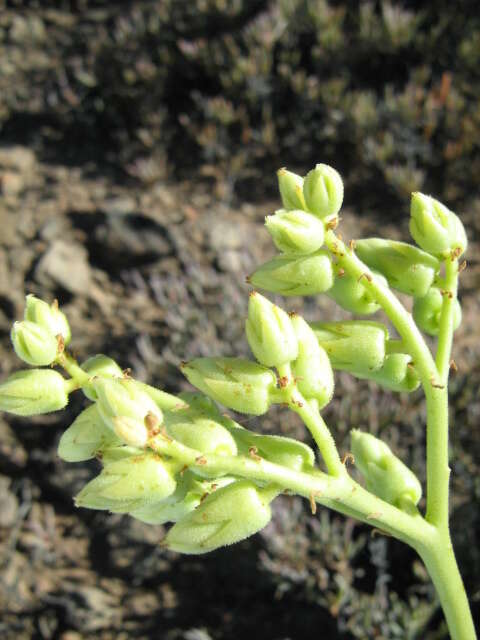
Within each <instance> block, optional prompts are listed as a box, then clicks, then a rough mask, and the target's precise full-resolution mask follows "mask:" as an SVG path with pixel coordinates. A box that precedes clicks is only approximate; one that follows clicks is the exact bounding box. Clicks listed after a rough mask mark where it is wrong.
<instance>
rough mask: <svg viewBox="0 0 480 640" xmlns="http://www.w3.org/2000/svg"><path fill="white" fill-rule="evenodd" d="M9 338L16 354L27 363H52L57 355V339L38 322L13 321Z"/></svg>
mask: <svg viewBox="0 0 480 640" xmlns="http://www.w3.org/2000/svg"><path fill="white" fill-rule="evenodd" d="M10 338H11V340H12V344H13V348H14V349H15V353H16V354H17V356H18V357H19V358H21V360H23V361H24V362H27V363H28V364H31V365H33V366H37V367H41V366H45V365H48V364H52V362H53V361H54V360H55V358H56V357H57V351H58V343H57V339H56V338H55V336H53V335H52V334H51V333H49V331H47V329H44V328H43V327H41V326H40V325H38V324H35V323H33V322H29V321H28V320H23V321H22V322H14V323H13V327H12V331H11V333H10Z"/></svg>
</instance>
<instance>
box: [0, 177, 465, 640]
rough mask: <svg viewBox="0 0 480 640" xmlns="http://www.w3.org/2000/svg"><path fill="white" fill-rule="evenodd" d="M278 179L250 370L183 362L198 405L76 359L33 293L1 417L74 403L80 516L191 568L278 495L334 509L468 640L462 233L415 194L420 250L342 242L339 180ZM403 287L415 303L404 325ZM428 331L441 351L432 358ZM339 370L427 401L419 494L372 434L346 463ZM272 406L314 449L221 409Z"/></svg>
mask: <svg viewBox="0 0 480 640" xmlns="http://www.w3.org/2000/svg"><path fill="white" fill-rule="evenodd" d="M278 181H279V190H280V196H281V200H282V205H283V208H281V209H279V210H278V211H276V212H275V213H274V214H272V215H269V216H267V217H266V222H265V224H266V228H267V230H268V232H269V233H270V235H271V236H272V239H273V242H274V243H275V245H276V247H277V248H278V250H279V253H278V255H276V256H275V257H274V258H272V259H271V260H269V261H268V262H266V263H264V264H262V265H261V266H260V267H259V268H258V269H257V270H256V271H255V272H254V273H252V274H251V275H250V276H249V277H248V278H247V281H248V282H249V283H250V284H251V285H252V287H254V289H255V290H253V291H252V293H251V294H250V298H249V305H248V316H247V319H246V323H245V332H246V337H247V340H248V343H249V345H250V348H251V351H252V354H253V356H254V358H253V359H251V360H248V359H244V358H235V357H209V358H196V359H194V360H191V361H189V362H183V363H182V364H181V370H182V372H183V374H184V375H185V376H186V378H187V379H188V381H189V382H190V383H191V384H192V385H193V386H194V387H195V388H196V391H192V392H183V393H180V394H178V395H172V394H170V393H166V392H165V391H162V390H161V389H158V388H156V387H153V386H150V385H148V384H145V383H142V382H140V381H138V380H135V379H134V378H132V377H131V376H130V374H129V373H128V372H127V371H123V370H122V369H121V368H120V366H119V365H118V364H117V363H116V362H115V361H114V360H112V359H111V358H109V357H108V356H106V355H103V354H97V355H95V356H93V357H91V358H89V359H88V360H86V361H85V362H83V363H78V362H77V361H76V360H75V358H74V357H73V356H72V355H71V353H70V352H69V350H68V349H69V344H70V341H71V332H70V327H69V324H68V321H67V318H66V317H65V315H64V314H63V313H62V311H61V310H60V309H59V306H58V304H57V303H56V302H54V303H53V304H49V303H47V302H45V301H43V300H40V299H38V298H36V297H35V296H33V295H29V296H27V299H26V307H25V316H24V319H23V320H21V321H18V322H15V323H14V325H13V327H12V331H11V340H12V344H13V347H14V349H15V351H16V353H17V355H18V356H19V358H20V359H21V360H23V361H24V362H25V363H27V364H28V365H30V367H31V368H29V369H24V370H21V371H18V372H17V373H14V374H13V375H11V376H10V377H9V378H8V379H7V380H5V381H4V382H3V383H2V384H0V410H3V411H8V412H10V413H13V414H17V415H20V416H33V415H38V414H43V413H49V412H52V411H58V410H61V409H63V408H64V407H65V406H66V405H67V403H68V399H69V395H70V394H71V393H73V392H75V391H79V390H81V391H82V392H83V394H84V395H85V396H86V398H87V399H88V401H89V404H88V406H87V407H86V408H85V409H84V410H83V411H82V412H81V413H80V414H79V415H78V416H77V418H76V419H75V420H74V422H73V423H72V424H71V425H70V427H69V428H68V429H67V430H66V431H65V432H64V433H63V435H62V437H61V439H60V443H59V447H58V454H59V456H60V457H61V458H63V459H64V460H66V461H67V462H80V461H84V460H88V459H90V458H94V457H96V458H98V459H99V460H100V462H101V470H100V473H99V474H98V475H97V476H96V477H95V478H93V479H92V480H90V481H89V482H88V483H87V484H86V485H85V486H84V487H83V489H82V490H81V491H80V492H79V493H78V495H77V496H75V503H76V505H77V506H79V507H84V508H90V509H100V510H107V511H110V512H112V513H124V514H129V515H131V516H132V517H133V518H137V519H138V520H141V521H143V522H146V523H149V524H152V525H155V524H157V525H158V524H162V525H163V524H167V523H172V525H173V526H171V528H170V529H169V530H168V533H167V535H166V536H165V538H164V540H163V541H162V546H163V547H165V548H166V549H171V550H174V551H177V552H180V553H185V554H200V553H206V552H209V551H212V550H214V549H217V548H218V547H221V546H225V545H230V544H233V543H235V542H238V541H240V540H243V539H244V538H247V537H248V536H251V535H253V534H255V533H256V532H257V531H259V530H260V529H262V528H263V527H265V526H266V524H267V523H268V522H269V521H270V519H271V517H272V511H271V505H272V503H273V502H274V500H275V498H276V497H277V496H278V495H279V494H280V493H282V492H285V491H288V492H289V493H293V494H297V495H299V496H302V497H304V498H305V499H306V500H307V501H308V502H309V503H310V506H311V508H312V512H313V513H315V512H316V511H317V507H318V506H320V507H324V508H330V509H333V510H335V511H338V512H340V513H342V514H345V515H348V516H351V517H353V518H356V519H357V520H359V521H361V522H364V523H366V524H368V525H370V526H371V527H373V528H374V529H376V530H378V531H380V532H384V533H386V534H389V535H391V536H393V537H395V538H397V539H399V540H401V541H403V542H404V543H406V544H408V545H409V546H410V547H412V548H413V549H414V550H415V551H416V552H417V553H418V555H419V556H420V558H421V559H422V560H423V562H424V564H425V566H426V568H427V570H428V573H429V575H430V577H431V579H432V581H433V583H434V585H435V588H436V591H437V594H438V597H439V600H440V603H441V606H442V609H443V612H444V615H445V618H446V622H447V625H448V628H449V632H450V635H451V638H453V640H474V639H475V637H476V636H475V630H474V625H473V621H472V616H471V613H470V609H469V604H468V600H467V597H466V594H465V589H464V586H463V583H462V579H461V576H460V573H459V570H458V567H457V563H456V560H455V555H454V551H453V546H452V542H451V539H450V532H449V520H448V513H449V511H448V507H449V476H450V468H449V458H448V417H449V416H448V378H449V370H450V363H451V349H452V342H453V335H454V332H455V330H456V328H457V327H458V326H459V324H460V322H461V308H460V304H459V302H458V297H457V290H458V278H459V273H460V271H461V268H459V259H460V257H461V256H462V254H463V253H464V252H465V250H466V247H467V239H466V234H465V230H464V228H463V225H462V223H461V221H460V220H459V218H458V217H457V216H456V215H455V214H454V213H453V212H452V211H450V210H449V209H448V208H447V207H446V206H445V205H443V204H442V203H440V202H439V201H437V200H435V199H434V198H432V197H430V196H427V195H424V194H422V193H414V194H412V200H411V217H410V233H411V236H412V238H413V241H414V243H415V244H408V243H405V242H399V241H393V240H388V239H383V238H365V239H359V240H356V241H351V242H350V243H348V244H345V243H344V242H343V241H342V239H341V236H340V234H337V233H336V229H337V227H338V224H339V211H340V209H341V206H342V202H343V182H342V179H341V177H340V175H339V174H338V173H337V171H336V170H335V169H333V168H332V167H330V166H328V165H325V164H317V165H316V167H315V168H313V169H312V170H311V171H310V172H309V173H308V174H307V175H306V176H305V177H302V176H300V175H297V174H295V173H293V172H291V171H288V170H287V169H280V170H279V172H278ZM441 272H442V277H440V273H441ZM439 283H441V285H439ZM258 289H262V290H264V291H268V292H273V293H277V294H281V295H283V296H311V295H317V294H321V293H324V294H325V295H327V296H329V297H330V298H332V299H333V300H334V301H335V302H336V303H337V304H338V305H340V306H341V307H342V308H343V309H345V310H346V311H349V312H351V313H352V314H353V316H354V317H353V318H352V319H351V320H346V321H342V322H328V321H325V319H324V318H319V319H318V321H315V322H310V323H308V322H306V321H305V320H304V318H302V317H301V316H300V315H298V314H296V313H287V312H286V311H284V310H283V309H282V308H281V307H279V306H277V305H275V304H273V303H272V302H270V301H269V300H268V299H267V298H266V297H264V296H263V295H261V294H260V293H258V291H257V290H258ZM396 291H399V292H401V293H403V294H407V295H409V296H411V298H412V299H413V301H412V304H413V307H412V313H410V312H409V311H408V310H407V309H406V308H405V307H404V305H403V304H402V303H401V302H400V300H399V298H398V297H397V295H396V293H395V292H396ZM376 312H383V314H384V315H385V316H386V318H387V319H388V320H389V321H390V323H391V325H393V327H394V329H395V331H396V333H397V334H398V335H395V336H391V335H390V333H389V330H388V329H387V326H386V324H384V323H383V322H382V321H381V318H380V319H376V320H375V321H372V320H365V318H364V316H370V315H371V314H374V313H376ZM424 334H428V335H430V336H434V337H436V338H437V345H436V350H435V352H433V353H432V351H431V350H430V348H429V347H428V345H427V343H426V341H425V338H424ZM61 370H63V373H61ZM338 370H342V371H346V372H348V373H349V374H350V375H352V376H354V377H356V378H359V379H368V380H372V381H373V382H375V383H377V384H378V385H379V386H380V387H382V388H385V389H389V390H391V391H394V392H398V393H410V392H412V391H414V390H416V389H417V388H419V387H421V388H422V389H423V392H424V394H425V398H426V407H427V420H426V443H427V444H426V469H427V480H426V487H425V488H423V487H422V485H421V483H420V482H419V480H418V478H417V477H416V475H415V473H414V471H413V470H412V469H410V468H409V467H408V466H407V465H406V464H405V463H404V462H403V461H402V460H401V459H400V458H399V457H397V456H396V455H395V453H394V452H393V451H392V450H391V449H390V447H389V446H387V444H386V443H384V442H383V441H382V440H380V439H379V438H377V437H375V436H373V435H372V434H370V433H368V432H363V431H359V430H358V429H353V428H352V430H351V444H350V452H348V454H347V455H346V456H344V457H343V458H342V457H341V456H340V454H339V451H338V448H337V443H336V442H335V438H334V432H332V430H331V429H330V427H329V425H327V424H326V422H325V420H324V418H323V416H322V410H323V409H324V408H325V407H326V406H327V405H328V403H329V402H330V401H331V399H332V397H333V395H334V392H335V371H338ZM273 404H281V405H283V406H284V407H286V408H288V409H289V410H291V411H293V412H295V413H297V414H298V415H299V416H300V418H301V420H302V421H303V423H304V425H305V427H306V429H308V431H309V432H310V434H311V436H312V438H313V440H314V442H315V444H316V448H317V451H313V450H312V449H311V448H310V447H309V446H307V445H306V444H304V443H302V442H300V441H297V440H294V439H292V438H287V437H284V436H280V435H262V434H260V433H256V432H254V431H251V430H249V429H246V428H245V427H244V426H242V425H241V424H240V423H239V422H237V421H236V420H235V419H234V417H230V415H229V414H226V413H223V410H222V409H220V408H219V407H218V405H221V406H223V407H226V408H228V409H230V410H233V411H236V412H239V413H241V414H246V415H251V416H260V415H263V414H265V413H266V412H267V411H268V410H269V408H270V407H271V406H272V405H273ZM346 459H348V460H349V461H350V463H351V464H354V465H355V467H356V469H357V471H358V472H359V474H360V476H361V482H357V481H355V480H354V479H353V478H352V476H351V475H350V473H349V470H348V467H347V465H346V464H345V463H346ZM424 489H425V493H426V509H425V510H424V512H423V510H421V509H420V508H419V506H418V505H419V503H420V499H421V497H422V493H423V491H424Z"/></svg>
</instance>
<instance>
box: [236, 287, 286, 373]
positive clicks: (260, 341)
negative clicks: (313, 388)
mask: <svg viewBox="0 0 480 640" xmlns="http://www.w3.org/2000/svg"><path fill="white" fill-rule="evenodd" d="M245 331H246V334H247V340H248V344H249V345H250V348H251V350H252V352H253V355H254V356H255V357H256V359H257V360H258V361H259V362H260V363H261V364H263V365H265V366H266V367H278V366H280V365H282V364H285V363H286V362H291V361H292V360H295V358H296V357H297V355H298V345H297V338H296V335H295V331H294V330H293V327H292V323H291V322H290V318H289V317H288V314H287V313H286V312H285V311H284V310H283V309H281V308H280V307H277V306H276V305H275V304H272V303H271V302H270V300H267V298H264V297H263V296H262V295H260V294H259V293H257V292H256V291H253V292H252V293H251V294H250V299H249V301H248V317H247V321H246V323H245Z"/></svg>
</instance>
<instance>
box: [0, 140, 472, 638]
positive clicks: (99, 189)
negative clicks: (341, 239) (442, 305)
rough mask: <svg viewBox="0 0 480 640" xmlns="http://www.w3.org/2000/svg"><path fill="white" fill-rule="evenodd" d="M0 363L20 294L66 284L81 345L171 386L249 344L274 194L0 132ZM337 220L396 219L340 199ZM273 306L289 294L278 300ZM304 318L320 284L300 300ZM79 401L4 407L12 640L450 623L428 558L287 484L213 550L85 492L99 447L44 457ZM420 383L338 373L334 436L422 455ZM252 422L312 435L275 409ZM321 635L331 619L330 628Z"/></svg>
mask: <svg viewBox="0 0 480 640" xmlns="http://www.w3.org/2000/svg"><path fill="white" fill-rule="evenodd" d="M0 191H1V197H0V350H1V358H0V377H1V378H2V379H4V378H5V377H6V376H7V375H8V374H9V373H10V372H11V371H13V370H14V369H16V368H19V367H20V362H19V361H18V360H17V359H16V358H15V357H14V355H13V354H12V350H11V347H10V344H9V338H8V334H9V330H10V327H11V324H12V321H13V320H14V319H16V318H19V317H20V316H21V314H22V312H23V304H24V296H25V294H26V293H35V294H36V295H38V296H40V297H42V298H45V299H48V300H52V299H53V298H58V300H59V301H60V303H61V305H62V308H63V309H64V310H65V312H66V313H67V315H68V317H69V319H70V322H71V325H72V330H73V336H74V339H73V348H74V350H75V351H76V353H77V355H78V357H79V358H80V359H83V358H85V357H87V356H88V355H92V354H94V353H98V352H104V353H108V354H109V355H111V356H113V357H115V358H116V359H117V360H118V361H119V363H120V364H121V365H122V366H124V367H131V368H132V369H133V373H134V375H135V376H136V377H138V378H140V379H143V380H149V381H151V382H153V383H156V384H158V385H160V386H162V387H163V388H165V389H167V390H175V389H178V388H179V387H186V384H185V382H184V381H183V380H182V377H181V375H180V373H179V371H178V368H177V365H178V363H179V361H180V360H181V359H186V358H189V357H192V356H198V355H207V354H208V355H213V354H223V355H233V354H246V353H247V344H246V341H245V339H244V337H243V321H244V317H245V312H246V306H247V297H248V296H247V292H248V286H247V284H246V283H245V275H246V274H248V273H249V272H250V271H252V270H253V268H254V267H255V265H258V264H259V263H260V262H262V261H263V260H265V259H266V258H267V257H268V256H270V255H271V254H272V253H273V248H272V245H271V243H270V241H269V238H268V235H267V233H266V232H265V230H264V228H263V217H264V216H265V214H267V213H270V212H271V211H272V210H273V209H274V208H276V207H277V206H278V203H276V202H266V203H261V204H258V205H252V204H249V205H243V206H238V207H237V206H236V207H233V206H231V205H229V203H228V202H227V201H222V199H221V197H220V198H219V197H218V190H217V192H216V193H215V194H212V192H211V190H210V189H209V188H207V187H206V186H205V185H203V186H202V185H195V184H193V185H192V184H187V183H177V184H174V185H172V184H167V183H165V182H164V181H162V180H154V181H152V183H151V184H150V185H146V184H145V183H143V184H141V185H139V184H138V183H136V182H134V181H133V180H132V182H131V183H128V182H127V183H126V182H125V181H124V180H119V179H118V177H116V176H115V175H113V174H109V173H108V172H107V171H102V170H100V169H99V168H98V166H96V165H94V164H92V165H84V166H82V168H78V167H76V166H73V165H58V164H52V163H48V162H46V161H44V160H42V159H40V158H37V157H36V156H35V155H34V154H33V152H32V151H30V150H29V149H28V148H25V147H18V146H17V147H3V148H0ZM479 212H480V203H479V202H478V201H477V202H476V203H475V202H473V203H472V208H471V211H470V212H467V213H466V215H465V221H466V224H467V227H468V231H469V235H470V237H471V238H472V239H473V242H472V243H471V246H470V250H469V255H468V256H467V257H468V258H469V268H468V269H467V271H466V272H465V273H464V274H463V275H462V306H463V310H464V323H463V325H462V329H461V331H459V332H458V336H457V342H456V347H455V359H456V361H457V364H458V368H459V371H458V372H457V373H456V375H455V377H454V379H453V382H452V395H453V398H454V401H453V403H452V417H454V419H455V421H454V425H455V426H454V429H453V430H452V454H453V458H452V467H453V489H454V500H453V517H452V522H453V531H454V536H455V543H456V546H457V548H458V552H459V562H460V564H461V566H462V571H463V573H464V575H465V578H466V584H467V587H468V590H469V593H470V595H471V597H472V606H473V607H474V609H475V611H476V613H477V614H478V615H479V617H480V581H479V578H478V576H479V575H480V552H479V551H478V545H477V544H476V542H475V541H478V539H479V536H480V515H479V509H478V504H479V500H480V483H479V480H478V478H479V477H480V474H479V470H480V437H479V435H478V434H479V431H478V428H479V422H480V399H479V398H478V387H479V383H480V365H479V355H480V343H479V339H478V338H479V329H478V317H479V312H480V308H479V307H480V299H479V296H478V290H479V285H480V261H479V260H478V255H479V251H478V250H479V245H478V239H479V231H480V223H479V222H478V220H479V219H480V218H479V217H478V213H479ZM342 225H343V229H342V232H343V235H344V236H345V237H353V236H358V235H362V234H363V235H368V234H373V233H379V234H381V235H389V234H390V233H397V234H398V233H402V234H403V237H404V238H406V224H404V225H403V227H402V229H400V230H394V229H392V228H391V227H389V226H388V225H384V224H382V223H381V221H380V218H379V217H377V218H373V217H368V218H367V217H363V218H361V217H359V216H355V215H354V214H350V213H348V212H346V213H345V214H344V221H343V222H342ZM278 301H279V302H280V299H279V300H278ZM282 304H285V303H284V301H282ZM286 306H287V307H288V308H289V309H293V308H295V309H297V310H300V311H302V312H303V313H305V315H306V317H307V318H309V319H313V318H325V317H328V318H332V317H340V314H339V312H338V310H335V309H334V308H333V307H331V306H330V304H329V303H328V302H327V301H324V300H321V299H320V300H318V299H315V300H314V299H308V300H303V301H302V300H300V299H292V300H288V301H287V303H286ZM81 407H82V399H81V398H77V399H74V400H73V401H72V403H71V406H70V407H69V408H68V410H67V411H65V412H63V413H61V414H58V415H57V414H54V415H51V416H46V417H42V418H35V419H32V420H23V419H15V418H13V417H11V416H7V415H4V414H3V415H1V416H0V473H1V475H0V514H1V519H0V567H1V569H0V612H1V616H0V635H1V637H2V638H4V639H5V640H14V639H15V640H24V639H25V640H26V639H27V638H29V639H30V638H42V639H43V638H45V639H47V638H48V639H50V638H60V639H61V640H80V639H84V638H85V639H87V638H88V639H90V638H95V639H96V638H98V639H102V640H108V639H116V640H121V639H127V638H145V639H146V638H166V639H171V640H176V639H185V640H209V639H215V640H217V639H218V640H220V639H222V640H223V639H226V638H235V639H239V640H242V639H243V638H247V637H260V636H262V637H263V638H265V640H287V638H288V639H291V640H297V639H300V638H302V639H303V640H309V639H310V638H312V639H313V638H318V637H324V638H332V639H333V638H342V639H345V640H347V639H353V638H360V639H362V638H383V639H385V640H389V639H391V638H425V639H430V640H433V639H434V638H435V639H438V638H446V637H447V636H446V632H445V629H444V628H443V627H442V617H441V615H440V613H439V610H438V606H437V604H436V602H435V600H434V597H433V593H432V589H431V587H430V584H429V581H428V579H427V577H426V575H425V571H424V569H423V567H422V565H421V564H420V563H419V562H418V561H417V560H416V558H415V557H414V555H413V553H410V551H409V550H408V549H405V548H404V547H403V546H401V545H400V544H397V543H396V542H395V541H392V540H390V539H386V538H383V537H378V536H377V537H371V535H370V531H369V530H368V529H367V528H365V527H363V526H359V525H357V524H356V523H355V522H353V521H351V520H344V519H343V518H341V517H337V516H336V515H334V514H331V513H328V512H327V511H323V510H319V512H318V513H317V514H316V515H315V516H312V515H311V514H310V512H309V508H308V505H307V504H305V503H303V502H301V501H300V500H297V499H294V498H289V497H282V498H280V499H279V500H278V501H277V502H276V509H275V516H274V519H273V521H272V523H271V524H270V525H269V526H268V527H267V528H266V529H265V530H264V531H263V532H262V533H261V534H259V535H257V536H255V537H254V538H253V539H250V540H247V541H245V542H244V543H242V544H239V545H237V546H235V547H233V548H229V549H225V550H221V551H218V552H216V553H213V554H210V555H208V556H205V557H184V556H179V555H177V554H173V553H165V552H164V551H163V550H161V549H160V547H159V546H158V542H159V541H160V540H161V538H162V536H163V534H164V529H163V528H162V527H149V526H147V525H142V524H141V523H139V522H137V521H134V520H133V519H129V518H128V517H121V516H111V515H108V514H105V513H103V512H92V511H86V510H77V509H75V508H74V506H73V501H72V496H73V495H74V494H75V493H76V492H78V490H79V489H80V488H81V487H82V486H83V484H84V483H85V482H86V481H87V479H89V478H90V477H92V476H93V474H94V469H95V464H93V463H92V464H90V463H86V464H77V465H67V464H66V463H63V462H62V461H61V460H60V459H59V458H58V457H57V456H56V445H57V443H58V439H59V437H60V435H61V433H62V430H63V429H64V428H65V427H66V426H68V424H69V423H70V422H71V421H72V419H73V417H74V415H75V414H76V413H78V411H79V410H80V409H81ZM422 410H423V405H422V401H421V397H420V396H419V395H417V394H413V396H410V397H403V396H402V397H398V396H393V395H391V394H386V393H380V392H379V391H378V390H377V389H376V388H375V387H374V386H373V385H369V384H368V383H357V382H354V381H353V380H352V379H350V378H348V377H347V376H343V375H342V376H339V379H338V385H337V394H336V397H335V400H334V402H333V403H332V404H331V405H330V407H329V409H328V411H327V415H326V417H327V420H328V421H329V423H330V424H332V425H335V432H336V434H337V436H338V439H339V441H340V442H341V448H342V451H346V450H347V446H348V445H347V443H346V442H344V438H345V436H346V434H347V433H348V430H349V428H350V427H351V426H357V427H360V428H362V427H363V428H369V429H371V431H372V432H374V433H381V434H382V435H383V436H384V437H385V438H386V439H387V440H388V441H389V443H390V444H391V445H392V446H393V447H394V448H395V449H396V451H398V452H399V453H400V454H401V455H403V457H404V459H405V460H406V461H407V462H409V463H410V464H411V465H412V466H413V467H414V468H415V469H416V471H417V472H418V473H419V475H420V476H422V474H424V468H423V466H422V458H423V455H424V454H423V451H424V435H423V425H422ZM249 426H252V427H255V428H258V429H260V428H261V429H263V430H266V431H269V432H272V431H275V432H282V433H285V434H290V435H295V436H297V437H300V438H307V436H306V434H305V433H304V431H303V429H302V427H301V425H300V424H299V423H298V422H297V420H296V419H294V418H293V417H292V416H290V415H288V414H287V413H286V412H285V411H283V412H273V413H272V414H271V415H269V416H268V417H267V418H266V419H265V420H263V421H262V422H261V423H260V421H258V422H257V421H249ZM322 634H323V635H322Z"/></svg>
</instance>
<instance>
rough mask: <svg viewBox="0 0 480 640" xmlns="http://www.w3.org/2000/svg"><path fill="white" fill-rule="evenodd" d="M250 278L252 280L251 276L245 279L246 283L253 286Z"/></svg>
mask: <svg viewBox="0 0 480 640" xmlns="http://www.w3.org/2000/svg"><path fill="white" fill-rule="evenodd" d="M250 278H251V276H247V277H246V278H245V282H246V283H247V284H252V281H251V279H250Z"/></svg>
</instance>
